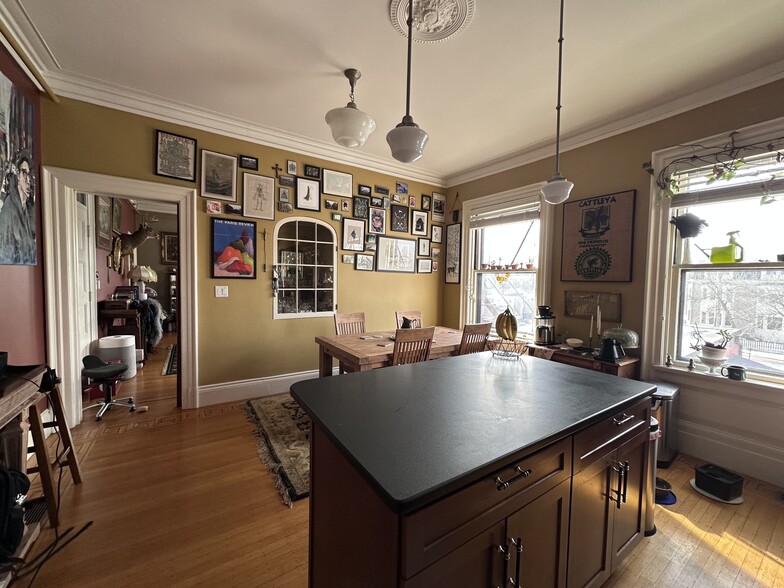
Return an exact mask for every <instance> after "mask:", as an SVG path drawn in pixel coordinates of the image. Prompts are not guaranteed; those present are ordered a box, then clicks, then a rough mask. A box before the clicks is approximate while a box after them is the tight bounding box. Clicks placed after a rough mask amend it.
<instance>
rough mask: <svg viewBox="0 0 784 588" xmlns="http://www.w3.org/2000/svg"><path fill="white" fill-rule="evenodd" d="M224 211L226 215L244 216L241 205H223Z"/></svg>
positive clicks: (227, 203)
mask: <svg viewBox="0 0 784 588" xmlns="http://www.w3.org/2000/svg"><path fill="white" fill-rule="evenodd" d="M223 210H224V211H225V212H226V214H242V206H240V205H239V204H231V203H229V202H225V203H224V204H223Z"/></svg>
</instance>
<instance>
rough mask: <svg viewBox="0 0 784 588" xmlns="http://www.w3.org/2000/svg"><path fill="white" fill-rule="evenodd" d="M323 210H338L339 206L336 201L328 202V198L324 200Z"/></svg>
mask: <svg viewBox="0 0 784 588" xmlns="http://www.w3.org/2000/svg"><path fill="white" fill-rule="evenodd" d="M324 208H325V209H326V210H340V206H338V201H337V200H330V199H329V198H324Z"/></svg>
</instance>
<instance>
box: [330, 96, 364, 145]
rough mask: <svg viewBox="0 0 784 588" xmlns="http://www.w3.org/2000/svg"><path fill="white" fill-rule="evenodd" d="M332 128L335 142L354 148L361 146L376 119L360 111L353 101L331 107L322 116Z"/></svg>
mask: <svg viewBox="0 0 784 588" xmlns="http://www.w3.org/2000/svg"><path fill="white" fill-rule="evenodd" d="M324 119H325V120H326V121H327V124H328V125H329V127H330V129H331V130H332V138H333V139H334V140H335V143H337V144H338V145H341V146H343V147H349V148H351V149H356V148H357V147H362V145H364V144H365V141H367V138H368V137H369V136H370V134H371V133H372V132H373V131H375V130H376V121H374V120H373V119H372V118H370V115H369V114H367V113H365V112H362V111H361V110H359V109H358V108H357V105H356V104H354V103H353V102H349V103H348V104H346V106H345V107H343V108H333V109H332V110H330V111H329V112H328V113H327V116H325V117H324Z"/></svg>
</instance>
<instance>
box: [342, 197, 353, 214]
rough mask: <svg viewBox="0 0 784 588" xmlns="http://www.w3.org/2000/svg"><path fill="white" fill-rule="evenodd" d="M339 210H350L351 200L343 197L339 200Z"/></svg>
mask: <svg viewBox="0 0 784 588" xmlns="http://www.w3.org/2000/svg"><path fill="white" fill-rule="evenodd" d="M340 210H341V211H343V212H346V213H348V212H351V202H349V201H348V200H346V199H345V198H344V199H343V200H341V201H340Z"/></svg>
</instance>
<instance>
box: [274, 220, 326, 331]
mask: <svg viewBox="0 0 784 588" xmlns="http://www.w3.org/2000/svg"><path fill="white" fill-rule="evenodd" d="M335 243H336V238H335V231H334V230H333V229H332V227H331V226H329V225H328V224H326V223H324V222H322V221H319V220H314V219H309V218H297V217H295V218H291V219H286V220H285V221H281V222H280V223H278V225H277V226H276V227H275V259H276V260H277V264H276V265H275V266H274V267H273V272H274V274H273V277H274V278H275V279H276V280H277V293H276V296H275V310H274V318H301V317H303V316H308V317H312V316H329V315H331V314H333V313H334V312H335V301H336V296H335V292H336V281H337V270H336V261H337V247H336V245H335Z"/></svg>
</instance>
